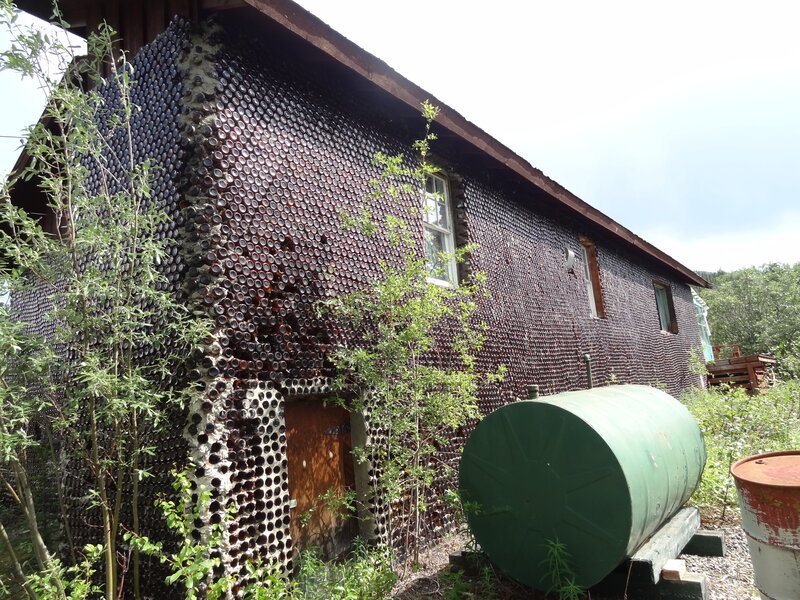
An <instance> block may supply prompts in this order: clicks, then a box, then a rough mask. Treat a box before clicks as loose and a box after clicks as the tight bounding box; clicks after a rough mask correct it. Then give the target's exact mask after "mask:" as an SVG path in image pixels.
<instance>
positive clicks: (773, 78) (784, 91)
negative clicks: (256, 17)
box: [0, 0, 800, 271]
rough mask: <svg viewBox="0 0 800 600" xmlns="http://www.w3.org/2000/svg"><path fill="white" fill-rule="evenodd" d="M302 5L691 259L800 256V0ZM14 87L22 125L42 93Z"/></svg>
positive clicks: (0, 82)
mask: <svg viewBox="0 0 800 600" xmlns="http://www.w3.org/2000/svg"><path fill="white" fill-rule="evenodd" d="M299 3H300V4H301V5H302V6H304V7H305V8H307V9H308V10H310V11H311V12H312V13H314V14H316V15H317V16H318V17H320V18H321V19H322V20H323V21H325V22H327V23H328V24H329V25H331V26H332V27H333V28H334V29H336V30H337V31H339V32H340V33H342V34H343V35H345V36H346V37H348V38H349V39H350V40H352V41H353V42H355V43H356V44H358V45H359V46H361V47H362V48H364V49H365V50H367V51H369V52H371V53H372V54H375V55H376V56H378V57H379V58H381V59H383V60H384V61H386V62H387V63H388V64H389V65H390V66H391V67H393V68H394V69H395V70H397V71H398V72H399V73H401V74H402V75H404V76H405V77H407V78H408V79H410V80H411V81H413V82H414V83H416V84H418V85H420V86H421V87H422V88H423V89H425V90H427V91H428V92H430V93H431V95H432V96H433V97H435V98H437V99H438V100H439V101H440V102H443V103H445V104H447V105H449V106H450V107H451V108H453V109H455V110H457V111H458V112H460V113H461V114H462V115H463V116H464V117H466V118H467V119H469V120H470V121H472V122H474V123H475V124H476V125H478V126H479V127H481V128H482V129H483V130H484V131H486V132H488V133H489V134H491V135H492V136H494V137H495V138H497V139H498V140H499V141H501V142H502V143H504V144H505V145H507V146H508V147H510V148H511V149H512V150H514V151H515V152H516V153H518V154H519V155H521V156H522V157H524V158H525V159H527V160H528V161H529V162H530V163H531V164H532V165H533V166H535V167H537V168H539V169H541V170H542V171H543V172H544V173H545V174H546V175H548V176H549V177H551V178H553V179H555V180H556V181H558V182H559V183H560V184H561V185H562V186H564V187H566V188H567V189H569V190H570V191H571V192H573V193H575V194H576V195H578V196H579V197H580V198H581V199H583V200H585V201H586V202H588V203H589V204H591V205H593V206H595V207H596V208H598V209H599V210H601V211H602V212H604V213H606V214H607V215H609V216H610V217H612V218H613V219H615V220H616V221H618V222H619V223H621V224H622V225H624V226H625V227H627V228H629V229H631V230H632V231H633V232H634V233H636V234H637V235H639V236H640V237H643V238H644V239H646V240H647V241H649V242H651V243H653V244H655V245H656V246H658V247H659V248H661V249H662V250H663V251H665V252H666V253H667V254H669V255H671V256H673V257H674V258H675V259H677V260H679V261H680V262H682V263H684V264H685V265H686V266H688V267H690V268H693V269H696V270H705V271H715V270H717V269H724V270H732V269H737V268H742V267H747V266H751V265H760V264H764V263H768V262H784V263H794V262H798V261H800V244H798V243H796V238H797V237H798V234H800V201H799V200H798V199H799V198H800V178H799V177H798V170H799V169H798V167H800V36H798V35H797V33H796V30H797V23H798V22H800V4H798V3H796V2H789V1H782V0H765V1H764V2H759V3H755V2H740V1H738V0H727V1H724V2H722V1H716V0H693V1H691V2H686V1H684V0H676V1H673V2H670V3H655V2H643V1H642V0H608V1H607V2H597V1H596V0H559V1H557V2H553V1H552V0H548V1H544V0H529V1H526V2H523V1H520V0H494V1H493V2H490V3H487V2H480V3H479V2H475V1H473V0H460V1H454V0H452V1H451V0H424V1H423V0H404V1H403V2H387V1H384V0H336V1H335V2H332V1H331V0H299ZM4 43H7V42H6V41H5V39H4V38H2V37H0V48H2V47H3V45H4ZM0 89H2V90H3V91H4V92H3V94H1V95H0V135H16V134H17V133H18V132H19V129H20V128H21V127H22V125H23V124H24V123H27V122H30V121H32V120H34V119H35V118H36V116H37V115H38V112H37V109H36V106H37V105H36V103H35V94H33V93H32V92H31V91H30V90H28V89H26V88H24V87H23V86H22V85H21V84H20V83H19V82H18V81H17V80H16V79H14V78H13V77H12V78H9V77H8V76H7V75H6V74H0ZM39 106H40V105H39ZM39 110H40V109H39ZM10 141H11V140H7V139H5V138H0V170H2V171H6V170H8V168H10V166H11V165H12V164H13V162H14V157H13V155H14V154H15V153H16V152H11V153H10V154H9V152H10V151H9V150H8V148H9V147H10V148H12V149H13V148H15V147H16V143H7V142H10ZM9 156H11V158H9Z"/></svg>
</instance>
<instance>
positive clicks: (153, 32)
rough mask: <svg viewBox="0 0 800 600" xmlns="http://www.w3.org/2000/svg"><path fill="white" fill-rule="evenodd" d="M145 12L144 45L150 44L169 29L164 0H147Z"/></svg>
mask: <svg viewBox="0 0 800 600" xmlns="http://www.w3.org/2000/svg"><path fill="white" fill-rule="evenodd" d="M144 10H145V13H144V20H145V35H144V43H145V44H149V43H150V42H152V41H153V40H154V39H156V36H157V35H158V34H159V33H161V32H162V31H164V30H165V29H166V28H167V15H166V10H165V6H164V2H162V0H147V1H146V3H145V9H144Z"/></svg>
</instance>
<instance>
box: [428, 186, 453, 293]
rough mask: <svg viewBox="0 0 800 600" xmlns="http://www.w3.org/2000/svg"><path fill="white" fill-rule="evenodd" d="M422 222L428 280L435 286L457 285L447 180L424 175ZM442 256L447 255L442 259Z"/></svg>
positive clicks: (451, 213)
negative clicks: (435, 284) (425, 177)
mask: <svg viewBox="0 0 800 600" xmlns="http://www.w3.org/2000/svg"><path fill="white" fill-rule="evenodd" d="M422 220H423V224H424V227H425V231H424V233H425V258H426V259H427V261H428V281H430V282H431V283H437V284H439V285H455V284H456V282H457V277H458V274H457V269H456V261H455V258H454V257H453V256H452V254H453V251H454V250H455V236H454V234H453V211H452V210H451V208H450V193H449V191H448V187H447V180H446V179H445V178H444V177H440V176H438V175H428V178H427V179H426V181H425V206H424V207H423V214H422ZM442 253H445V254H446V255H448V256H443V255H442Z"/></svg>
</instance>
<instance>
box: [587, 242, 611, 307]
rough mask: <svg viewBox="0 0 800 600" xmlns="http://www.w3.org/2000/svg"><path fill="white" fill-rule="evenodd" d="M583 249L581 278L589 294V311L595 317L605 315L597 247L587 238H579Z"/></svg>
mask: <svg viewBox="0 0 800 600" xmlns="http://www.w3.org/2000/svg"><path fill="white" fill-rule="evenodd" d="M581 247H582V249H583V278H584V281H585V282H586V294H587V295H588V296H589V313H590V314H591V315H592V316H593V317H595V318H596V319H604V318H605V316H606V309H605V305H604V304H603V289H602V288H601V287H600V267H599V265H598V264H597V248H595V245H594V244H593V243H592V242H590V241H589V240H587V239H581Z"/></svg>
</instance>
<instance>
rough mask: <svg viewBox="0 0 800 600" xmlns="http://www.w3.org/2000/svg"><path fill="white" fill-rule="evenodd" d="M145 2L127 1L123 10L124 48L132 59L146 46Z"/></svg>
mask: <svg viewBox="0 0 800 600" xmlns="http://www.w3.org/2000/svg"><path fill="white" fill-rule="evenodd" d="M143 10H144V2H142V0H127V1H126V2H125V3H124V4H123V9H122V30H121V33H122V46H123V48H125V50H127V51H128V52H130V53H131V56H130V57H129V58H132V57H133V55H135V54H136V53H137V52H138V51H139V49H140V48H141V47H142V46H143V45H144V15H143V14H142V11H143Z"/></svg>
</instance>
